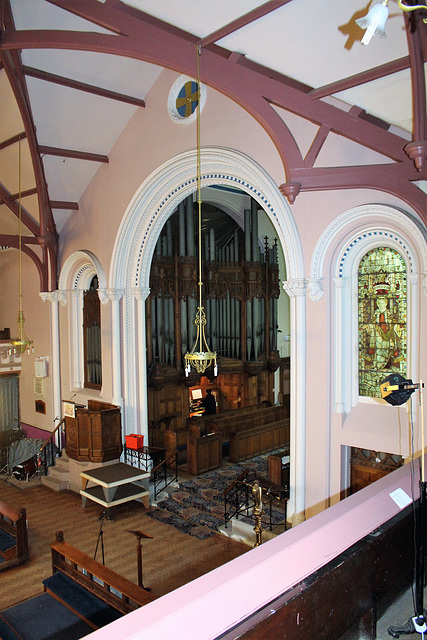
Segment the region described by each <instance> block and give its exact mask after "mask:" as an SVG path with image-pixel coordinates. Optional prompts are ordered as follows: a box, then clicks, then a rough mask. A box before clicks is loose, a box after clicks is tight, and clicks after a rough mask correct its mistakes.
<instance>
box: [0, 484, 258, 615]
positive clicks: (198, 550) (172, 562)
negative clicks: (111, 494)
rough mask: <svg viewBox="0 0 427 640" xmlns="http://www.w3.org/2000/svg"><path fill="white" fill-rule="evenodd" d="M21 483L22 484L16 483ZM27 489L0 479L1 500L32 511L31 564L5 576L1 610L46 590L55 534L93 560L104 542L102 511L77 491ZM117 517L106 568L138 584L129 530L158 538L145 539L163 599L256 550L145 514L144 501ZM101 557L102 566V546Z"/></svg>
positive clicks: (149, 570) (152, 577)
mask: <svg viewBox="0 0 427 640" xmlns="http://www.w3.org/2000/svg"><path fill="white" fill-rule="evenodd" d="M15 484H16V485H17V484H18V483H17V482H16V481H15ZM20 486H21V487H25V488H18V486H13V485H12V484H11V483H9V482H6V481H5V480H4V479H0V501H2V502H6V503H7V504H9V505H10V506H13V507H15V508H17V509H19V508H21V507H25V509H26V510H27V520H28V532H29V536H28V537H29V549H30V562H29V563H27V564H26V565H23V566H21V567H16V568H14V569H10V570H7V571H3V572H1V573H0V581H1V589H0V610H3V609H5V608H7V607H10V606H12V605H13V604H16V603H17V602H20V601H22V600H25V599H27V598H29V597H32V596H35V595H39V594H40V593H42V592H43V588H42V580H43V579H44V578H46V577H47V576H49V575H51V572H52V570H51V555H50V547H49V545H50V543H51V542H52V541H53V540H54V539H55V532H56V531H58V530H61V531H63V532H64V536H65V540H66V541H67V542H69V543H70V544H71V545H73V546H74V547H77V548H78V549H80V550H81V551H83V552H84V553H86V554H88V555H89V556H91V557H93V556H94V553H95V549H96V544H97V541H98V538H99V531H100V522H99V521H98V518H99V516H100V515H101V513H102V508H101V507H100V506H99V505H97V504H95V503H93V502H90V501H88V502H87V506H86V508H85V509H83V508H82V504H81V498H80V496H79V495H78V494H76V493H74V492H71V491H63V492H61V493H56V492H54V491H52V490H51V489H48V488H47V487H44V486H40V485H38V484H37V483H36V484H32V485H31V486H28V485H27V486H25V483H21V484H20ZM113 517H114V519H113V520H111V521H107V520H105V521H104V523H103V537H104V549H105V564H106V566H108V567H109V568H110V569H113V570H114V571H116V572H117V573H119V574H120V575H122V576H124V577H126V578H128V579H129V580H131V581H132V582H135V583H137V582H138V571H137V540H136V538H135V536H134V535H132V534H131V533H128V530H142V531H144V532H146V533H148V534H150V535H152V536H153V539H152V540H146V541H143V551H142V561H143V582H144V586H146V587H151V589H152V594H153V595H154V596H155V597H160V596H162V595H164V594H166V593H169V592H170V591H173V590H174V589H176V588H178V587H180V586H182V585H183V584H186V583H187V582H190V581H191V580H194V579H195V578H197V577H199V576H201V575H203V574H205V573H207V572H209V571H211V570H212V569H215V568H216V567H219V566H221V565H223V564H225V563H226V562H228V561H229V560H232V559H233V558H235V557H237V556H239V555H241V554H242V553H246V552H248V551H250V549H249V547H247V546H244V545H243V544H241V543H239V542H235V541H233V540H230V539H229V538H226V537H224V536H222V535H220V534H218V535H214V536H212V537H210V538H207V539H205V540H199V539H197V538H194V537H191V536H189V535H187V534H185V533H181V532H180V531H178V530H177V529H175V528H173V527H170V526H168V525H166V524H164V523H161V522H158V521H156V520H154V519H153V518H150V517H149V516H147V515H146V514H145V511H144V507H143V506H142V504H141V503H139V502H135V501H134V502H130V503H127V504H125V505H121V506H119V507H116V508H115V509H114V512H113ZM96 559H97V560H98V561H99V562H102V555H101V548H100V546H99V548H98V552H97V555H96Z"/></svg>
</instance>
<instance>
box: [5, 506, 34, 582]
mask: <svg viewBox="0 0 427 640" xmlns="http://www.w3.org/2000/svg"><path fill="white" fill-rule="evenodd" d="M28 560H29V554H28V531H27V515H26V511H25V509H24V508H22V509H20V510H18V509H14V508H13V507H10V506H9V505H7V504H5V503H4V502H0V571H4V570H5V569H9V568H10V567H15V566H17V565H20V564H23V563H24V562H28Z"/></svg>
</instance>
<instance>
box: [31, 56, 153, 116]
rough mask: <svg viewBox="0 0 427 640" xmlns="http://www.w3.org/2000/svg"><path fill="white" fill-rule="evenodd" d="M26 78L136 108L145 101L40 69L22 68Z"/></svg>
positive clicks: (141, 105) (143, 105) (142, 105)
mask: <svg viewBox="0 0 427 640" xmlns="http://www.w3.org/2000/svg"><path fill="white" fill-rule="evenodd" d="M23 69H24V73H25V75H26V76H30V77H31V78H37V79H38V80H45V81H46V82H53V83H54V84H59V85H62V86H64V87H69V88H70V89H77V91H85V92H86V93H92V94H94V95H97V96H101V97H102V98H108V99H109V100H118V101H119V102H125V103H127V104H132V105H134V106H136V107H145V101H144V100H142V99H141V98H135V97H134V96H127V95H125V94H123V93H117V92H116V91H109V90H108V89H103V88H102V87H97V86H95V85H91V84H86V83H85V82H78V81H77V80H72V79H71V78H65V77H64V76H58V75H56V74H55V73H49V72H48V71H42V70H41V69H35V68H34V67H27V66H25V65H24V67H23Z"/></svg>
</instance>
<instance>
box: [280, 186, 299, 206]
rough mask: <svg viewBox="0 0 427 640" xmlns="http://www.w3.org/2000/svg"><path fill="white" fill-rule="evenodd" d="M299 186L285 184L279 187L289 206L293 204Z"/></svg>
mask: <svg viewBox="0 0 427 640" xmlns="http://www.w3.org/2000/svg"><path fill="white" fill-rule="evenodd" d="M301 186H302V185H301V183H300V182H285V183H284V184H281V185H280V187H279V189H280V191H281V192H282V193H283V195H284V196H285V197H286V198H287V199H288V201H289V204H293V203H294V202H295V198H296V197H297V195H298V194H299V192H300V191H301Z"/></svg>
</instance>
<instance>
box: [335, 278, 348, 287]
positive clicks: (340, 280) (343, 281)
mask: <svg viewBox="0 0 427 640" xmlns="http://www.w3.org/2000/svg"><path fill="white" fill-rule="evenodd" d="M333 280H334V284H335V287H336V288H337V289H343V288H344V287H345V285H346V283H347V280H348V278H334V279H333Z"/></svg>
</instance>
